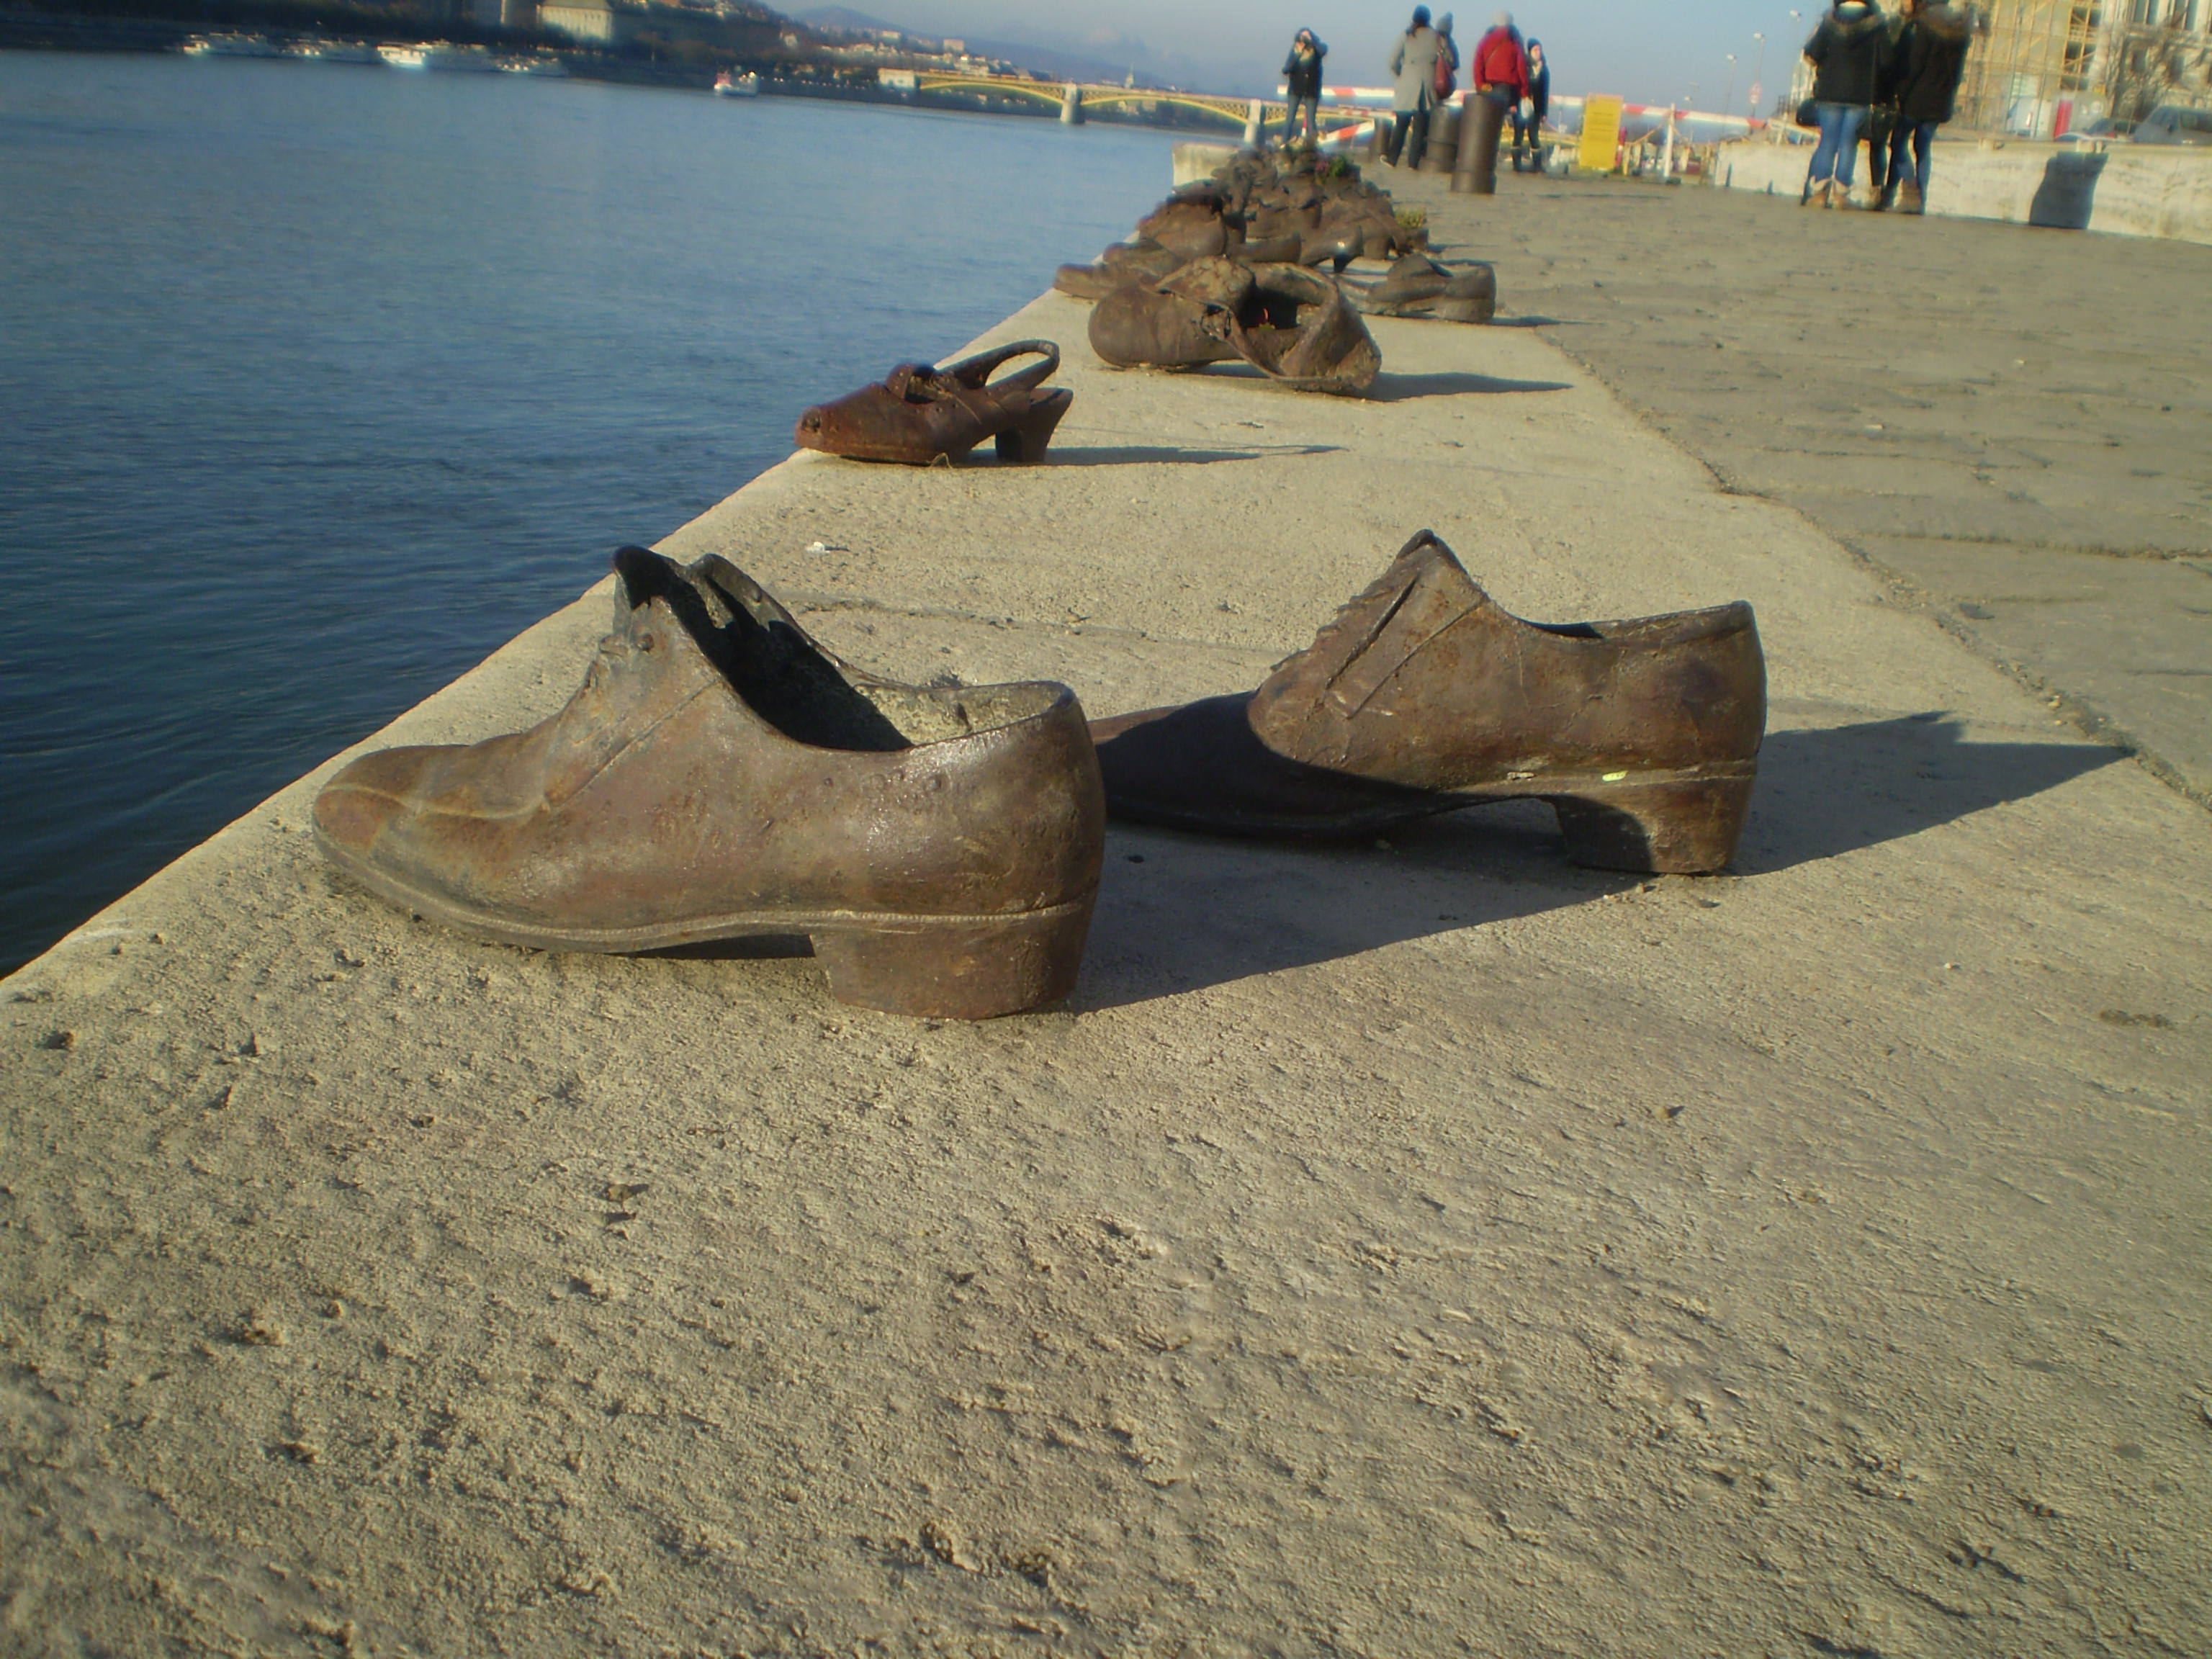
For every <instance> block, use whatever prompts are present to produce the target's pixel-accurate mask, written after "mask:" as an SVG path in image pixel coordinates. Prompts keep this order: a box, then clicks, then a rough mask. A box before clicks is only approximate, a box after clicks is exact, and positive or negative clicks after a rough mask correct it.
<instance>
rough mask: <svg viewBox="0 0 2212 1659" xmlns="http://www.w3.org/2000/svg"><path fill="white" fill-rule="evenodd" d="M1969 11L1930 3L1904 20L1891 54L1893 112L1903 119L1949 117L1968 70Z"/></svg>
mask: <svg viewBox="0 0 2212 1659" xmlns="http://www.w3.org/2000/svg"><path fill="white" fill-rule="evenodd" d="M1973 32H1974V20H1973V15H1972V13H1971V12H1969V11H1968V10H1967V9H1966V8H1965V7H1964V6H1954V5H1949V4H1944V5H1936V6H1929V7H1927V8H1925V9H1923V10H1922V11H1921V12H1920V13H1919V15H1917V16H1915V17H1913V18H1912V19H1911V20H1910V21H1908V22H1907V23H1906V24H1905V33H1903V34H1902V35H1901V36H1899V39H1898V42H1897V49H1896V52H1895V54H1894V55H1893V58H1892V60H1891V61H1892V63H1893V65H1894V72H1893V80H1894V82H1895V83H1896V87H1897V112H1898V114H1899V116H1901V117H1902V118H1905V120H1907V121H1948V120H1949V119H1950V118H1951V116H1952V114H1953V112H1954V109H1955V106H1957V103H1958V100H1959V82H1960V77H1961V76H1964V75H1965V74H1966V46H1967V44H1968V42H1969V41H1970V40H1972V37H1973Z"/></svg>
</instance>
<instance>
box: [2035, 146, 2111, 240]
mask: <svg viewBox="0 0 2212 1659" xmlns="http://www.w3.org/2000/svg"><path fill="white" fill-rule="evenodd" d="M2106 159H2107V158H2106V155H2105V152H2104V151H2103V150H2100V149H2095V150H2091V151H2089V152H2088V153H2087V154H2086V155H2054V156H2052V157H2051V159H2050V160H2049V161H2046V162H2045V163H2044V165H2043V181H2042V182H2041V183H2040V184H2039V185H2036V187H2035V199H2034V200H2033V201H2032V202H2030V203H2029V204H2028V208H2027V222H2028V223H2030V224H2031V225H2046V226H2049V227H2050V228H2052V229H2054V230H2087V229H2088V228H2089V216H2090V215H2091V214H2092V213H2093V212H2094V211H2095V210H2096V206H2097V179H2098V178H2099V176H2100V175H2101V174H2102V173H2104V171H2105V162H2106Z"/></svg>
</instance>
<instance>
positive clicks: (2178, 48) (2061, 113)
mask: <svg viewBox="0 0 2212 1659" xmlns="http://www.w3.org/2000/svg"><path fill="white" fill-rule="evenodd" d="M1979 21H1980V24H1981V27H1979V29H1978V31H1977V33H1976V36H1975V40H1974V44H1973V47H1972V51H1971V52H1969V53H1968V54H1967V58H1966V80H1965V82H1963V83H1962V84H1961V86H1960V88H1959V118H1960V121H1961V122H1962V123H1963V124H1964V125H1970V126H1974V127H1979V128H1981V129H1983V130H1984V131H1990V132H2010V133H2018V134H2020V135H2021V136H2022V137H2034V138H2048V137H2052V136H2053V135H2054V134H2055V133H2057V132H2060V131H2065V130H2066V129H2067V128H2069V127H2075V126H2081V125H2085V124H2086V123H2087V122H2088V121H2089V120H2090V119H2091V118H2093V117H2094V116H2098V115H2102V114H2106V113H2112V114H2118V115H2123V116H2126V117H2129V118H2134V117H2136V116H2138V115H2140V114H2142V112H2143V109H2144V108H2147V107H2148V106H2149V105H2151V104H2154V103H2156V102H2159V101H2161V100H2166V99H2170V100H2172V101H2174V102H2190V103H2197V102H2202V101H2204V100H2205V99H2206V97H2207V95H2208V90H2212V89H2208V88H2207V86H2206V82H2205V70H2206V67H2207V64H2208V59H2212V0H1985V3H1984V5H1983V6H1982V7H1981V8H1980V11H1979Z"/></svg>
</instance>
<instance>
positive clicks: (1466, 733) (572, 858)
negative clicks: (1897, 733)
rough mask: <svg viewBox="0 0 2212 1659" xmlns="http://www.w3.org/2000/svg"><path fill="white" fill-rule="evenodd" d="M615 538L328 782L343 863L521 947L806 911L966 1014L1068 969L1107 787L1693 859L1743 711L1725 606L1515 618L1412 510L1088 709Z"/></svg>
mask: <svg viewBox="0 0 2212 1659" xmlns="http://www.w3.org/2000/svg"><path fill="white" fill-rule="evenodd" d="M615 570H616V574H617V584H616V594H615V628H614V631H613V632H611V633H610V634H609V635H607V636H606V638H605V640H604V641H601V643H600V646H599V653H598V655H597V657H596V659H594V660H593V662H592V665H591V667H590V670H589V671H588V672H586V675H585V677H584V682H583V684H582V686H581V687H580V689H579V690H577V692H576V694H575V695H574V696H573V697H571V698H570V699H569V700H568V704H567V705H566V706H565V707H564V708H562V710H561V711H560V712H559V713H558V714H555V715H553V716H552V717H551V718H550V720H544V721H543V722H542V723H540V724H539V725H538V726H533V727H532V728H531V729H530V730H528V731H526V732H514V733H512V734H510V735H507V736H503V737H496V738H489V739H487V740H486V741H484V742H482V743H477V744H470V745H466V746H452V745H448V746H436V747H413V748H400V749H387V750H380V751H379V752H376V753H373V754H369V755H366V756H363V757H361V758H359V759H357V760H356V761H354V762H352V763H350V764H349V765H347V766H346V767H345V768H344V769H342V770H341V771H340V772H339V773H338V774H337V775H336V776H335V777H333V778H332V779H331V781H330V783H329V784H328V785H327V786H326V787H325V788H324V789H323V791H322V793H321V794H320V795H319V797H318V798H317V799H316V802H315V811H314V817H315V831H316V836H317V839H318V841H319V843H320V845H321V847H322V848H323V850H324V852H325V854H327V856H328V857H329V858H330V860H331V861H332V862H333V863H334V864H335V865H336V866H337V867H338V868H339V869H340V870H341V871H343V872H345V873H346V874H347V875H349V876H350V877H352V878H354V879H355V880H356V881H358V882H359V883H360V884H362V885H363V886H365V887H367V888H368V889H369V890H371V891H373V892H374V893H376V894H378V895H380V896H382V897H383V898H385V899H386V900H389V901H390V902H392V903H394V904H396V905H398V906H401V907H403V908H406V909H408V910H410V911H412V912H413V913H414V914H416V915H418V916H422V917H424V918H426V919H428V920H429V921H435V922H439V923H442V924H444V925H447V926H448V927H454V928H458V929H460V930H463V931H465V932H466V933H471V934H473V935H476V936H477V937H480V938H484V939H495V940H498V941H501V942H503V943H507V944H510V945H524V946H529V947H532V948H535V949H538V950H546V951H625V952H635V951H657V950H663V949H667V948H670V947H673V946H679V945H699V944H702V943H704V942H707V941H714V940H724V939H736V938H742V937H747V936H757V935H793V934H805V935H806V936H808V937H809V938H810V939H811V941H812V944H813V948H814V954H815V956H816V957H817V959H818V960H819V961H820V963H821V964H822V966H823V970H824V971H825V973H826V974H827V975H828V978H829V988H830V990H831V992H832V993H833V994H835V995H836V996H837V997H839V998H840V999H842V1000H844V1001H847V1002H850V1003H854V1004H858V1005H860V1006H864V1007H869V1008H878V1009H883V1010H886V1011H889V1012H895V1013H902V1014H908V1015H927V1016H934V1017H939V1018H961V1019H983V1018H991V1017H993V1016H995V1015H1000V1014H1008V1013H1015V1012H1020V1011H1022V1010H1024V1009H1030V1008H1036V1007H1039V1006H1043V1005H1045V1004H1048V1003H1051V1002H1054V1001H1056V1000H1059V999H1060V998H1062V997H1065V996H1066V995H1067V994H1068V993H1069V992H1070V991H1071V990H1072V989H1073V987H1074V983H1075V979H1076V973H1077V969H1078V965H1079V962H1080V960H1081V957H1082V955H1083V947H1084V941H1085V936H1086V934H1087V933H1088V932H1089V928H1090V924H1091V907H1092V904H1093V902H1094V901H1095V900H1096V898H1097V892H1098V882H1099V873H1100V870H1101V867H1102V864H1103V857H1104V834H1105V819H1106V817H1108V816H1109V814H1110V815H1112V816H1114V817H1121V818H1125V819H1128V820H1132V821H1133V822H1136V823H1151V824H1160V825H1166V826H1170V827H1173V828H1176V829H1188V830H1198V831H1203V832H1210V833H1216V834H1223V835H1236V836H1285V837H1311V836H1371V835H1375V834H1377V833H1379V832H1382V831H1384V830H1387V829H1391V828H1393V827H1395V826H1397V825H1401V824H1403V823H1407V822H1409V821H1413V820H1416V819H1420V818H1424V817H1430V816H1431V815H1433V814H1436V813H1439V812H1448V811H1455V810H1456V809H1458V808H1461V807H1465V806H1469V805H1475V804H1478V803H1480V802H1484V801H1495V800H1508V799H1540V800H1544V801H1547V802H1549V803H1550V804H1551V805H1553V808H1555V809H1556V811H1557V812H1558V815H1559V826H1560V829H1562V830H1563V831H1564V833H1565V841H1566V848H1567V852H1568V854H1569V856H1570V857H1571V858H1573V859H1574V860H1577V861H1578V862H1581V863H1583V864H1589V865H1594V866H1599V867H1601V868H1607V869H1617V870H1633V871H1663V872H1706V871H1712V870H1717V869H1719V868H1720V867H1722V866H1723V865H1725V864H1726V863H1727V862H1728V860H1729V858H1730V857H1731V856H1732V854H1733V853H1734V851H1735V845H1736V841H1737V837H1738V836H1739V835H1740V833H1741V829H1742V826H1743V822H1744V817H1745V814H1746V812H1747V809H1748V806H1749V802H1750V797H1751V789H1752V781H1753V775H1754V772H1755V769H1756V765H1757V757H1758V753H1759V740H1760V738H1761V736H1762V734H1763V732H1764V730H1765V704H1766V696H1765V663H1764V659H1763V658H1762V656H1761V654H1760V650H1759V634H1758V629H1757V627H1756V625H1755V624H1754V623H1753V617H1752V612H1751V607H1750V606H1749V605H1744V604H1742V603H1740V602H1739V603H1737V604H1733V605H1721V606H1718V607H1716V608H1714V609H1711V610H1706V611H1686V612H1682V613H1680V614H1676V615H1673V616H1664V617H1643V618H1639V619H1637V620H1633V621H1627V622H1599V623H1569V624H1547V623H1528V622H1524V621H1522V620H1521V619H1520V618H1518V617H1513V616H1510V615H1509V614H1507V612H1505V611H1504V610H1502V609H1501V608H1500V607H1499V606H1498V605H1496V604H1495V603H1494V602H1493V601H1492V599H1490V598H1489V597H1488V596H1487V595H1486V594H1485V593H1484V592H1483V591H1482V590H1481V589H1480V587H1479V586H1476V585H1475V583H1474V581H1473V580H1471V579H1470V578H1469V577H1468V574H1467V572H1466V571H1465V570H1464V569H1463V568H1462V567H1461V565H1460V563H1459V562H1458V560H1457V559H1455V557H1454V556H1452V553H1451V550H1449V548H1447V547H1446V546H1445V545H1444V544H1443V543H1442V542H1441V541H1439V540H1438V539H1437V538H1436V537H1435V536H1433V535H1431V534H1429V533H1428V532H1422V533H1421V534H1419V535H1418V536H1416V537H1414V538H1413V540H1412V541H1410V542H1408V543H1407V545H1406V546H1405V548H1404V549H1403V550H1401V552H1400V553H1399V554H1398V556H1397V557H1396V558H1395V560H1393V561H1392V562H1391V564H1390V567H1389V569H1387V570H1386V571H1384V572H1383V575H1382V576H1381V577H1380V578H1379V579H1378V580H1376V582H1375V583H1374V584H1373V585H1372V586H1370V587H1369V588H1368V589H1367V590H1366V591H1365V592H1363V593H1360V594H1358V596H1357V597H1355V598H1354V599H1352V601H1351V602H1350V603H1349V604H1347V605H1345V606H1344V607H1343V608H1342V610H1341V611H1339V613H1338V614H1337V616H1336V617H1335V618H1334V620H1333V621H1331V622H1329V623H1328V624H1326V625H1325V626H1324V627H1322V629H1321V630H1320V632H1319V634H1318V635H1316V637H1315V639H1314V641H1313V642H1312V643H1311V644H1310V645H1309V646H1308V647H1306V648H1305V649H1304V650H1303V651H1300V652H1298V653H1297V654H1296V655H1294V656H1292V657H1291V658H1290V659H1287V660H1286V661H1285V662H1284V663H1282V664H1281V665H1279V666H1278V667H1277V668H1276V669H1275V671H1273V673H1271V674H1270V675H1269V676H1268V677H1267V678H1266V679H1265V680H1264V681H1262V682H1261V684H1260V685H1259V686H1258V687H1257V688H1256V689H1255V690H1252V691H1250V692H1247V693H1242V694H1239V695H1237V696H1223V697H1211V698H1207V699H1205V700H1203V701H1201V702H1194V703H1189V704H1187V705H1184V706H1182V707H1180V708H1152V709H1146V710H1144V711H1143V712H1141V713H1137V714H1123V715H1121V716H1118V717H1116V718H1115V719H1111V720H1097V721H1089V720H1086V719H1085V715H1084V712H1083V709H1082V707H1081V705H1080V704H1079V702H1078V701H1077V699H1076V695H1075V693H1074V692H1073V690H1070V689H1069V688H1068V687H1066V686H1065V685H1061V684H1054V683H1051V682H1047V681H1037V682H1030V683H1025V684H1010V685H984V686H949V687H939V686H912V685H903V684H898V683H896V682H895V681H891V680H886V679H882V678H878V677H876V676H874V675H872V674H869V673H867V672H866V671H862V670H860V669H858V668H855V667H853V666H851V665H848V664H847V663H844V662H842V661H841V660H839V659H837V658H836V656H835V655H833V654H832V653H830V652H829V651H828V650H826V649H824V648H823V647H822V646H821V645H819V644H818V643H817V642H816V641H814V640H812V639H811V638H810V637H809V636H808V635H807V634H806V631H805V629H803V628H801V627H800V626H799V623H797V622H796V621H794V620H793V617H792V616H791V614H790V613H789V612H788V611H786V610H785V609H784V608H783V607H782V606H781V605H778V604H777V603H776V601H775V599H772V598H771V597H769V594H768V593H767V592H764V591H763V589H762V588H761V587H760V586H758V585H757V583H755V582H753V581H752V580H750V579H749V578H748V577H746V576H745V575H744V573H743V572H742V571H740V570H738V569H737V568H735V567H734V566H732V565H731V564H730V563H728V562H726V561H725V560H723V559H721V558H719V557H713V556H710V557H708V558H704V559H702V560H700V561H699V562H697V563H696V564H693V565H690V566H688V567H687V566H684V565H680V564H678V563H677V562H674V561H672V560H670V559H668V558H665V557H664V556H661V555H659V554H656V553H652V552H648V551H647V550H644V549H642V548H635V547H633V548H625V549H623V550H622V551H621V552H620V553H618V554H617V555H616V556H615Z"/></svg>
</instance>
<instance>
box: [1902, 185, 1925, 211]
mask: <svg viewBox="0 0 2212 1659" xmlns="http://www.w3.org/2000/svg"><path fill="white" fill-rule="evenodd" d="M1904 194H1905V199H1904V203H1903V205H1901V206H1900V207H1899V210H1898V211H1899V212H1900V213H1925V212H1927V211H1928V201H1927V198H1926V197H1924V196H1923V195H1922V194H1921V193H1920V184H1919V181H1918V180H1917V179H1906V180H1905V192H1904Z"/></svg>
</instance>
